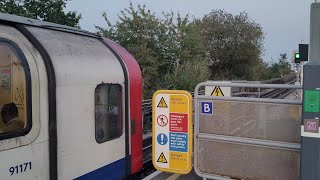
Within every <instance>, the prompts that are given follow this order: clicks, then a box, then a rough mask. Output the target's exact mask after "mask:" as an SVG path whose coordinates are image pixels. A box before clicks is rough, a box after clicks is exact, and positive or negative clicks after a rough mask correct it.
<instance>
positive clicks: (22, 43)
mask: <svg viewBox="0 0 320 180" xmlns="http://www.w3.org/2000/svg"><path fill="white" fill-rule="evenodd" d="M141 99H142V76H141V71H140V68H139V65H138V63H137V61H136V60H135V59H134V58H133V56H131V55H130V54H129V53H128V52H127V51H126V50H125V49H124V48H122V47H121V46H120V45H118V44H117V43H115V42H113V41H111V40H109V39H105V38H101V37H99V36H98V35H96V34H93V33H89V32H86V31H83V30H80V29H77V28H70V27H66V26H62V25H57V24H52V23H48V22H42V21H38V20H33V19H27V18H22V17H18V16H12V15H8V14H0V109H1V117H0V179H1V180H10V179H12V180H13V179H14V180H20V179H21V180H35V179H39V180H69V179H77V180H82V179H90V180H95V179H123V178H125V177H128V176H129V175H131V174H134V173H136V172H138V171H140V170H141V168H142V113H141V111H142V106H141V102H142V101H141Z"/></svg>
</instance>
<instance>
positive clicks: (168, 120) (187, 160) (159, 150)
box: [152, 90, 193, 174]
mask: <svg viewBox="0 0 320 180" xmlns="http://www.w3.org/2000/svg"><path fill="white" fill-rule="evenodd" d="M192 138H193V136H192V96H191V94H190V93H189V92H187V91H178V90H159V91H157V92H156V93H154V95H153V99H152V163H153V166H154V167H155V168H156V169H158V170H160V171H165V172H172V173H179V174H188V173H189V172H190V171H191V169H192V145H193V144H192Z"/></svg>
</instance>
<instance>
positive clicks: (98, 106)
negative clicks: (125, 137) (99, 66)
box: [95, 84, 123, 143]
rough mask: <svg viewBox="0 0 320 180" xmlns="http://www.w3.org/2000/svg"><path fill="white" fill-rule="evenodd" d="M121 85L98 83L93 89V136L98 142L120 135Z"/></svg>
mask: <svg viewBox="0 0 320 180" xmlns="http://www.w3.org/2000/svg"><path fill="white" fill-rule="evenodd" d="M122 126H123V124H122V87H121V86H120V85H119V84H99V85H98V86H97V87H96V89H95V138H96V141H97V142H98V143H103V142H106V141H110V140H113V139H116V138H118V137H120V136H121V135H122V129H123V128H122Z"/></svg>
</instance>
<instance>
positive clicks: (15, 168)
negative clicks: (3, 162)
mask: <svg viewBox="0 0 320 180" xmlns="http://www.w3.org/2000/svg"><path fill="white" fill-rule="evenodd" d="M31 169H32V166H31V162H26V163H23V164H20V165H17V166H12V167H10V168H9V172H10V173H11V174H10V176H12V175H14V174H19V173H22V172H25V171H28V170H31Z"/></svg>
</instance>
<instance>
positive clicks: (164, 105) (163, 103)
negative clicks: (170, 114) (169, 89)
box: [157, 97, 168, 108]
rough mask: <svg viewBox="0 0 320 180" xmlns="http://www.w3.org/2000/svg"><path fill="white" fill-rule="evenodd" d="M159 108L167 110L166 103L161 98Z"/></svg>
mask: <svg viewBox="0 0 320 180" xmlns="http://www.w3.org/2000/svg"><path fill="white" fill-rule="evenodd" d="M157 107H159V108H168V106H167V103H166V101H165V100H164V98H163V97H162V98H161V100H160V102H159V103H158V106H157Z"/></svg>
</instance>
